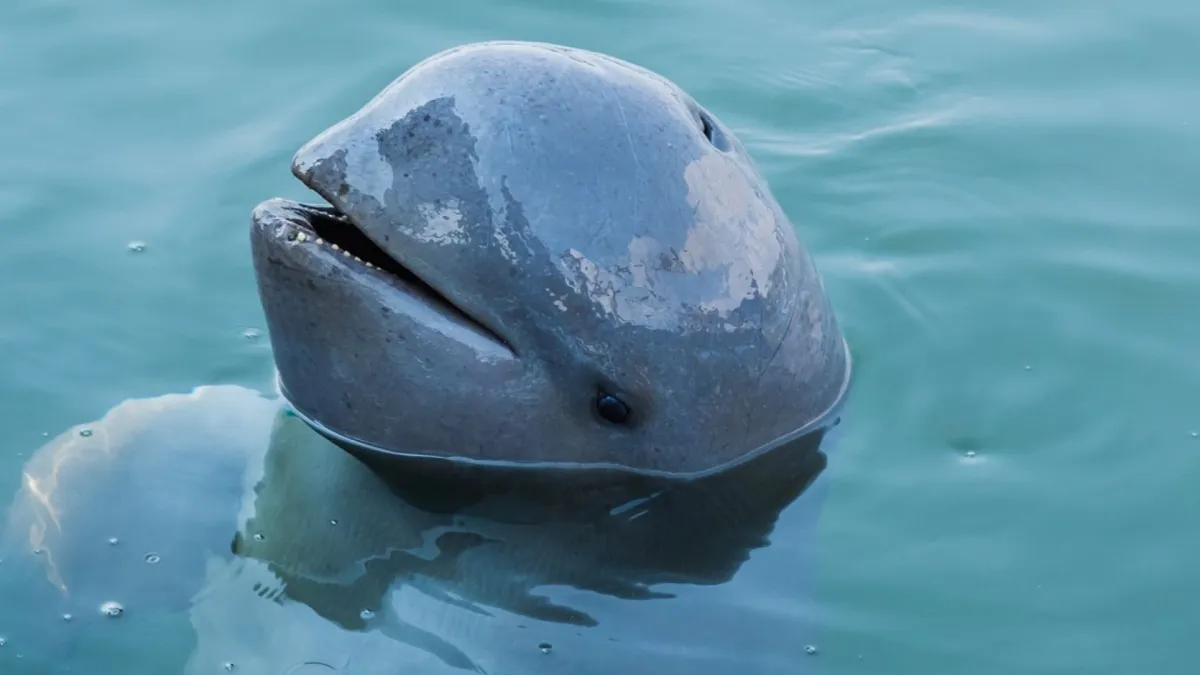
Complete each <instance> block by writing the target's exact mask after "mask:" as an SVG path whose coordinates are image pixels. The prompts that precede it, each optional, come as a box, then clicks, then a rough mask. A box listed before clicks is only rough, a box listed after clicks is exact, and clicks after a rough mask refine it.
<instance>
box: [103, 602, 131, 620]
mask: <svg viewBox="0 0 1200 675" xmlns="http://www.w3.org/2000/svg"><path fill="white" fill-rule="evenodd" d="M100 613H101V614H103V615H104V616H107V617H108V618H110V619H115V618H117V617H119V616H121V615H122V614H124V613H125V608H124V607H122V606H121V603H119V602H117V601H116V600H109V601H108V602H106V603H104V604H103V605H100Z"/></svg>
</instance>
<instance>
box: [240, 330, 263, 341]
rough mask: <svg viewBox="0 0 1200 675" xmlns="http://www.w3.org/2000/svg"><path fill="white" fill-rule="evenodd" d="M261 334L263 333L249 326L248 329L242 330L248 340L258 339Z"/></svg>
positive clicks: (243, 335)
mask: <svg viewBox="0 0 1200 675" xmlns="http://www.w3.org/2000/svg"><path fill="white" fill-rule="evenodd" d="M261 335H262V334H261V333H259V332H258V331H256V330H254V329H253V328H247V329H246V330H244V331H242V337H244V338H246V339H247V340H257V339H258V338H259V336H261Z"/></svg>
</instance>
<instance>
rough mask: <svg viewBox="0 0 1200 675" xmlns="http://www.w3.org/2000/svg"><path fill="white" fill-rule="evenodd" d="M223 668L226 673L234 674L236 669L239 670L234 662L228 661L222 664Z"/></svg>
mask: <svg viewBox="0 0 1200 675" xmlns="http://www.w3.org/2000/svg"><path fill="white" fill-rule="evenodd" d="M221 667H222V668H224V669H225V672H227V673H232V672H233V671H234V670H235V669H237V666H235V665H233V661H226V662H225V663H222V664H221Z"/></svg>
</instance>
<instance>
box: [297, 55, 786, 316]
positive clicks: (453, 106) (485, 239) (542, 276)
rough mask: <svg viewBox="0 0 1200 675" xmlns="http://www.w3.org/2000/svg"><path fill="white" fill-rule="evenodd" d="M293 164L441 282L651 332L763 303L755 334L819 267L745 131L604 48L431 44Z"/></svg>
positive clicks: (745, 311) (526, 306)
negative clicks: (810, 266)
mask: <svg viewBox="0 0 1200 675" xmlns="http://www.w3.org/2000/svg"><path fill="white" fill-rule="evenodd" d="M706 124H708V125H711V126H710V128H711V129H712V133H714V134H715V135H716V142H715V143H714V142H712V141H710V140H709V139H707V138H706V137H705V134H704V128H705V125H706ZM295 165H296V171H297V172H298V173H299V174H301V175H304V174H313V173H315V174H317V175H318V176H319V178H318V180H317V183H318V184H327V185H329V186H336V187H329V188H328V189H329V190H330V191H332V192H334V194H335V196H340V198H341V203H339V206H341V207H343V208H344V209H346V210H348V211H351V212H356V213H355V215H359V216H360V218H359V222H360V223H362V224H363V226H364V229H367V230H368V231H369V234H372V235H373V237H374V238H376V240H377V241H379V242H380V243H381V245H383V246H384V247H385V248H386V249H388V250H389V252H391V253H393V254H395V255H396V257H397V258H398V259H400V260H401V261H402V262H405V263H406V264H409V265H411V266H412V267H413V268H414V269H415V270H416V271H417V272H418V273H419V274H421V273H422V272H424V273H425V274H429V275H432V276H434V277H436V278H438V279H439V280H440V281H441V284H438V283H434V285H435V286H440V287H441V288H444V289H445V288H447V287H453V290H458V291H461V292H464V293H465V294H467V295H471V294H475V293H478V292H480V291H482V290H483V287H484V286H486V288H487V290H488V291H489V293H491V294H494V293H495V289H496V288H497V287H505V288H508V289H510V290H511V291H512V292H513V293H515V294H516V295H517V296H519V298H520V305H521V307H522V311H523V312H531V311H538V312H542V313H549V314H553V313H555V312H574V311H576V310H579V309H583V308H584V307H581V306H579V305H580V301H581V300H582V301H584V304H585V305H588V307H587V308H586V309H588V311H590V312H594V313H598V314H599V315H600V316H601V317H602V318H603V319H604V320H609V321H613V320H615V321H618V322H620V323H627V324H632V325H635V326H641V327H645V328H659V329H669V330H678V329H679V328H681V327H684V326H690V327H691V328H692V329H693V330H696V329H702V328H714V327H715V329H716V330H726V331H728V330H736V329H737V328H738V327H739V326H741V325H743V324H744V322H745V321H744V320H746V319H748V318H749V317H750V316H753V317H756V320H755V322H754V323H755V326H754V327H755V328H756V329H757V328H759V327H761V326H759V324H758V319H761V317H763V316H764V313H763V309H764V308H763V306H762V303H763V302H766V303H767V304H776V303H779V302H782V303H783V304H785V305H787V304H789V303H790V302H791V299H790V298H787V297H781V293H779V292H774V291H776V289H777V288H779V289H780V290H781V291H782V292H783V295H786V292H787V291H788V290H789V288H790V285H789V284H788V283H787V281H788V280H787V279H786V277H787V276H789V273H790V274H791V276H796V275H797V274H803V273H804V271H805V269H804V268H805V267H806V266H807V265H797V263H806V262H807V261H806V260H804V256H803V253H802V252H801V251H799V249H798V247H797V245H796V243H795V241H794V234H793V233H792V231H791V225H790V223H789V222H788V221H787V219H786V217H785V216H784V215H783V214H782V212H781V210H780V209H779V207H778V205H777V204H776V203H775V200H774V199H773V197H772V196H771V195H770V193H769V191H768V189H767V188H766V186H765V184H764V183H763V181H762V180H761V178H760V177H759V175H758V173H757V171H756V169H755V168H754V166H753V164H752V163H751V162H750V160H749V159H748V157H747V156H746V155H745V153H744V151H743V150H742V148H741V146H740V145H739V144H738V143H737V142H736V139H734V138H733V137H732V134H730V133H729V132H728V131H726V130H724V128H723V127H722V126H721V125H720V122H719V121H717V120H716V119H715V117H713V116H712V115H711V114H709V113H708V112H707V111H704V110H703V109H702V108H700V106H698V105H697V104H696V103H695V101H693V100H692V99H691V97H689V96H688V95H687V94H685V93H684V92H682V91H681V90H680V89H679V88H678V87H676V86H675V85H674V84H672V83H670V82H669V81H667V80H665V79H664V78H662V77H660V76H658V75H656V74H654V73H651V72H649V71H647V70H645V69H642V68H640V67H638V66H635V65H632V64H629V63H626V62H624V61H620V60H617V59H615V58H612V57H608V56H605V55H601V54H597V53H594V52H588V51H583V50H577V49H570V48H566V47H559V46H554V45H542V44H530V43H483V44H476V45H470V46H467V47H463V48H458V49H454V50H450V51H448V52H444V53H442V54H439V55H436V56H434V57H432V58H431V59H428V60H426V61H425V62H422V63H421V64H418V65H417V66H415V67H414V68H412V69H410V70H409V71H408V72H407V73H405V74H404V75H402V76H401V77H400V78H398V79H397V80H396V81H395V82H393V83H392V84H391V85H389V87H388V88H387V89H385V90H384V91H383V92H381V93H380V94H379V95H378V96H376V97H375V98H374V99H373V100H372V101H371V102H370V103H368V104H367V105H366V106H364V108H363V109H361V110H360V111H358V112H357V113H356V114H355V115H353V116H351V117H350V118H348V119H347V120H345V121H343V122H342V123H340V124H338V125H336V126H335V127H333V128H332V129H330V130H329V131H328V132H326V133H325V134H322V135H321V136H319V137H318V138H316V139H314V140H313V141H312V142H310V143H309V144H308V145H306V146H305V147H304V148H302V149H301V151H300V152H299V153H298V154H297V157H296V161H295ZM326 196H327V197H329V195H328V194H327V195H326ZM357 212H361V213H357ZM422 268H424V269H422ZM501 270H504V271H506V272H507V273H501V272H500V271H501ZM423 276H424V274H423ZM492 311H494V312H497V313H499V312H500V309H499V308H493V309H492ZM783 313H785V314H786V313H787V312H783ZM742 315H744V316H742Z"/></svg>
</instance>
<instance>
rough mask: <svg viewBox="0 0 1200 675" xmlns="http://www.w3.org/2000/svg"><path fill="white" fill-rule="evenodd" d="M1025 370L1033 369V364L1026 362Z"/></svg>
mask: <svg viewBox="0 0 1200 675" xmlns="http://www.w3.org/2000/svg"><path fill="white" fill-rule="evenodd" d="M1025 370H1033V366H1031V365H1029V364H1028V363H1027V364H1025Z"/></svg>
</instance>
